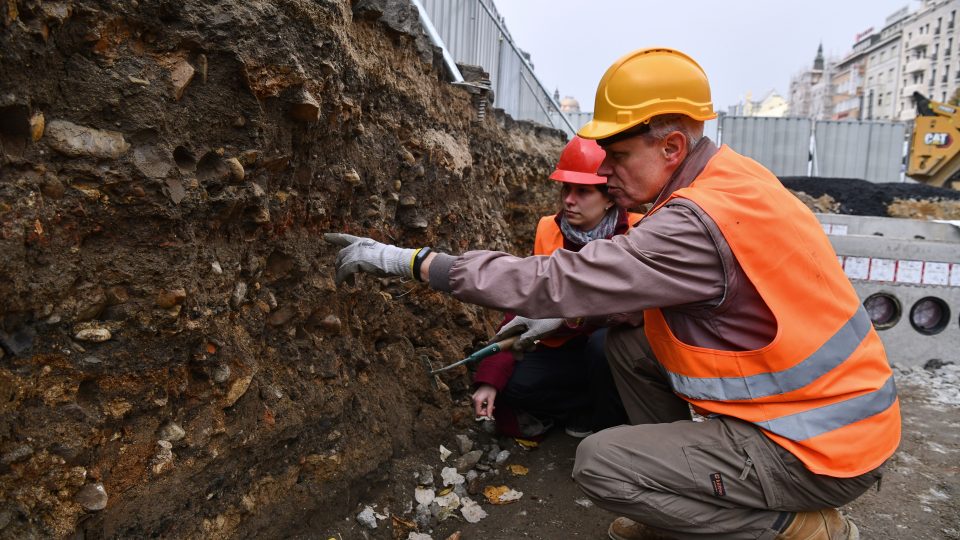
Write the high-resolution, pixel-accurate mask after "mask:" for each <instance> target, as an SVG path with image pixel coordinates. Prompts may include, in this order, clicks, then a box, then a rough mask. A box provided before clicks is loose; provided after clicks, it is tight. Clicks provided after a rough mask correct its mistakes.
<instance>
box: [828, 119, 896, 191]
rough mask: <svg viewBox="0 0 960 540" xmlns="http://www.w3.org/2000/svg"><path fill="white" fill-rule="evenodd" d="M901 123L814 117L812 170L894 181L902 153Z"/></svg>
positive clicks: (845, 176) (837, 176) (835, 176)
mask: <svg viewBox="0 0 960 540" xmlns="http://www.w3.org/2000/svg"><path fill="white" fill-rule="evenodd" d="M904 135H905V129H904V126H903V124H894V123H887V122H850V121H829V120H824V121H818V122H817V123H816V133H815V138H816V164H815V169H814V174H815V175H817V176H824V177H828V178H862V179H865V180H869V181H870V182H897V181H899V179H900V163H901V159H902V154H903V141H904Z"/></svg>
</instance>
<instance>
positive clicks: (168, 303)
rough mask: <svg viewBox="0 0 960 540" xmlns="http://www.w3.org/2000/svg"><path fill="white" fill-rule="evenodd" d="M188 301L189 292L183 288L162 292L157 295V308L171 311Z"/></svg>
mask: <svg viewBox="0 0 960 540" xmlns="http://www.w3.org/2000/svg"><path fill="white" fill-rule="evenodd" d="M186 299H187V291H186V290H185V289H184V288H183V287H178V288H176V289H169V290H165V291H160V293H159V294H157V306H159V307H161V308H163V309H170V308H172V307H173V306H177V305H180V304H182V303H183V301H184V300H186Z"/></svg>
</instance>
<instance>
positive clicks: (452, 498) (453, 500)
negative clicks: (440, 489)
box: [433, 491, 460, 510]
mask: <svg viewBox="0 0 960 540" xmlns="http://www.w3.org/2000/svg"><path fill="white" fill-rule="evenodd" d="M433 502H435V503H437V506H439V507H440V508H449V509H451V510H456V509H457V508H460V496H459V495H457V494H456V493H454V492H452V491H451V492H450V493H447V494H446V495H441V496H440V497H437V498H436V499H434V500H433Z"/></svg>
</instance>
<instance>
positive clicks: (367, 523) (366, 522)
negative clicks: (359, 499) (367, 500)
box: [357, 506, 377, 529]
mask: <svg viewBox="0 0 960 540" xmlns="http://www.w3.org/2000/svg"><path fill="white" fill-rule="evenodd" d="M357 523H359V524H361V525H363V526H364V527H366V528H368V529H376V528H377V516H376V515H375V514H374V512H373V508H370V507H369V506H364V507H363V510H361V511H360V513H359V514H357Z"/></svg>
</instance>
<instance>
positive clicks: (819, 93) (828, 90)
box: [789, 44, 835, 120]
mask: <svg viewBox="0 0 960 540" xmlns="http://www.w3.org/2000/svg"><path fill="white" fill-rule="evenodd" d="M834 65H835V63H834V62H832V61H827V60H825V59H824V57H823V44H821V45H820V47H819V48H818V49H817V55H816V56H815V57H814V59H813V69H808V70H804V71H801V72H800V73H798V74H797V75H794V76H793V77H792V78H791V79H790V105H789V115H790V116H799V117H803V118H813V119H818V120H823V119H827V118H830V117H831V115H832V114H833V94H834V92H833V88H834V85H833V69H834Z"/></svg>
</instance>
